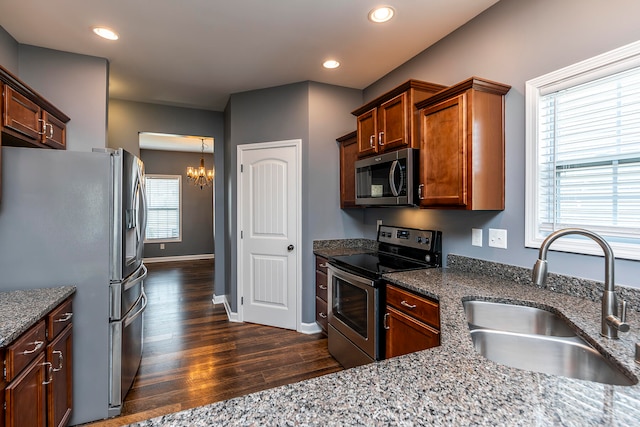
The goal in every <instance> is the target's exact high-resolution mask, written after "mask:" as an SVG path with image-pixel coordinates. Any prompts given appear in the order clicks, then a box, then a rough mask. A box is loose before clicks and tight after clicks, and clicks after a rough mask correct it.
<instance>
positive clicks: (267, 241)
mask: <svg viewBox="0 0 640 427" xmlns="http://www.w3.org/2000/svg"><path fill="white" fill-rule="evenodd" d="M301 142H302V141H300V140H294V141H281V142H273V143H259V144H248V145H242V146H239V147H238V175H239V176H238V183H239V184H238V204H239V206H238V225H239V233H238V234H239V243H238V251H239V256H238V264H239V265H238V296H239V298H240V301H238V303H239V304H238V307H239V309H238V314H239V317H240V319H241V320H243V321H246V322H253V323H259V324H263V325H270V326H277V327H281V328H287V329H294V330H295V329H297V327H298V325H299V319H300V314H299V307H300V290H299V283H300V280H301V272H300V265H299V264H300V257H299V256H298V254H299V249H298V247H299V244H300V211H301V208H300V206H301V205H300V203H301V185H300V181H301V170H300V149H301Z"/></svg>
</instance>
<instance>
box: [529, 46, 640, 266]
mask: <svg viewBox="0 0 640 427" xmlns="http://www.w3.org/2000/svg"><path fill="white" fill-rule="evenodd" d="M526 86H527V87H526V108H527V130H526V144H527V151H526V153H527V159H526V165H527V177H526V191H527V197H526V211H525V212H526V219H525V233H526V245H527V246H529V247H539V246H540V244H541V243H542V240H543V239H544V238H545V237H546V236H547V235H548V234H549V233H551V232H553V231H554V230H558V229H561V228H566V227H579V228H586V229H589V230H591V231H594V232H596V233H598V234H600V235H602V236H603V237H604V238H605V239H606V240H607V241H608V242H609V244H610V245H611V247H612V248H613V250H614V253H615V254H616V256H617V257H620V258H627V259H640V42H638V43H634V44H631V45H628V46H625V47H623V48H620V49H616V50H614V51H612V52H609V53H606V54H604V55H600V56H598V57H595V58H592V59H589V60H587V61H583V62H581V63H579V64H576V65H573V66H570V67H567V68H564V69H562V70H559V71H556V72H553V73H550V74H547V75H545V76H542V77H539V78H536V79H534V80H530V81H528V82H527V84H526ZM553 248H554V249H559V250H564V251H569V252H577V253H592V254H601V253H602V251H601V250H600V249H599V248H598V247H597V245H596V244H595V243H593V242H591V241H590V240H586V239H583V238H580V237H576V238H573V239H571V238H570V237H569V236H567V237H566V238H563V239H560V240H558V241H556V242H555V243H554V245H553Z"/></svg>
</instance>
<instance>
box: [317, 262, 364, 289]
mask: <svg viewBox="0 0 640 427" xmlns="http://www.w3.org/2000/svg"><path fill="white" fill-rule="evenodd" d="M328 269H329V271H330V272H331V274H332V275H333V276H336V277H338V278H340V279H342V280H345V281H347V282H349V283H351V284H352V285H354V286H357V287H359V288H365V287H366V288H374V287H375V286H374V282H373V280H369V279H366V278H364V277H361V276H357V275H355V274H352V273H349V272H347V271H344V270H342V269H341V268H339V267H335V266H333V265H332V264H329V267H328ZM330 283H331V282H330Z"/></svg>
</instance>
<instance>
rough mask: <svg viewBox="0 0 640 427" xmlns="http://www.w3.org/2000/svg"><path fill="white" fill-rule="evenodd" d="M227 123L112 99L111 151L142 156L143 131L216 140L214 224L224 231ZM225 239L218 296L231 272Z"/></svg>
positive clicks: (209, 115) (219, 246) (209, 114)
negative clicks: (116, 150) (127, 152)
mask: <svg viewBox="0 0 640 427" xmlns="http://www.w3.org/2000/svg"><path fill="white" fill-rule="evenodd" d="M224 123H225V117H224V113H222V112H217V111H208V110H198V109H191V108H181V107H170V106H164V105H156V104H147V103H142V102H132V101H125V100H120V99H110V100H109V129H108V146H109V147H111V148H117V147H123V148H125V149H127V150H129V151H131V152H132V153H139V152H140V146H139V143H138V134H139V133H140V132H157V133H169V134H175V135H202V136H211V137H213V138H214V146H213V151H214V153H216V154H215V159H214V163H215V173H216V178H215V180H214V181H215V184H214V185H215V193H214V194H215V198H216V199H215V200H214V202H213V204H214V212H215V220H214V221H215V222H216V226H215V230H222V229H223V223H222V221H223V220H224V215H223V213H224V211H223V209H224V204H223V200H224V199H225V197H226V196H225V195H226V194H227V191H225V187H224V182H223V180H222V179H220V177H222V176H224V173H225V172H224V170H225V167H224V164H225V163H224V160H225V147H224V141H225V133H224V132H225V126H224ZM214 233H215V231H214ZM214 237H215V236H214ZM222 238H225V239H226V238H227V236H226V233H225V235H224V236H218V239H215V241H216V242H215V245H214V246H215V254H216V258H215V265H216V268H215V279H214V280H215V285H214V287H215V289H214V291H215V294H216V295H223V294H224V293H225V290H224V289H225V288H224V286H225V280H224V274H225V271H227V269H226V268H225V252H224V251H223V242H218V240H221V239H222ZM145 256H147V254H145Z"/></svg>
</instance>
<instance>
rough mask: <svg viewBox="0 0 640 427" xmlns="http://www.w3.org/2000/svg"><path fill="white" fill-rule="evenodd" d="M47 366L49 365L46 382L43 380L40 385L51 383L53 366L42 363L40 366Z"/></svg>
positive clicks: (49, 363)
mask: <svg viewBox="0 0 640 427" xmlns="http://www.w3.org/2000/svg"><path fill="white" fill-rule="evenodd" d="M47 365H49V369H48V371H49V379H48V380H44V381H43V382H42V385H47V384H51V382H52V381H53V365H52V364H51V362H44V363H43V364H42V366H47Z"/></svg>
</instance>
